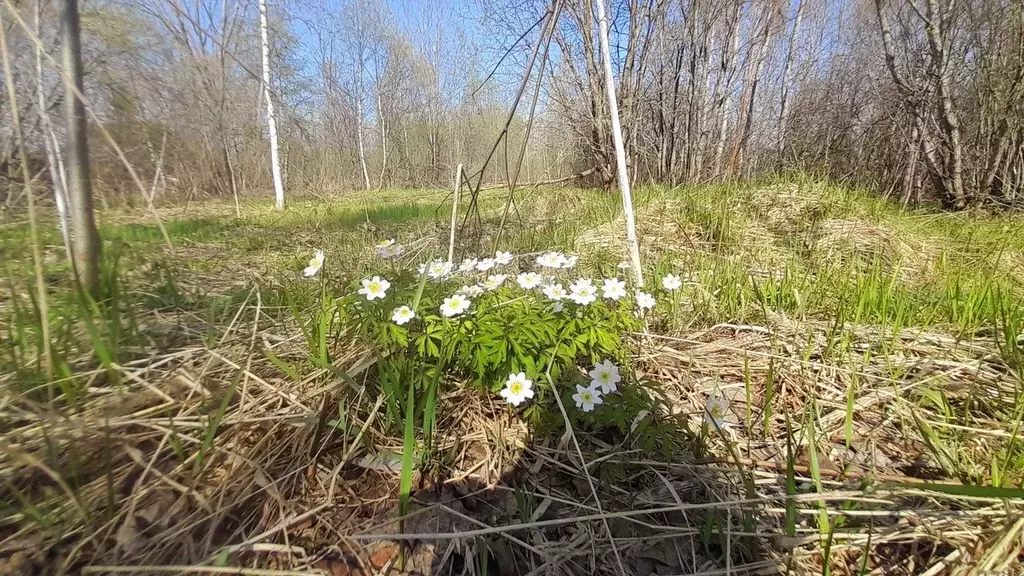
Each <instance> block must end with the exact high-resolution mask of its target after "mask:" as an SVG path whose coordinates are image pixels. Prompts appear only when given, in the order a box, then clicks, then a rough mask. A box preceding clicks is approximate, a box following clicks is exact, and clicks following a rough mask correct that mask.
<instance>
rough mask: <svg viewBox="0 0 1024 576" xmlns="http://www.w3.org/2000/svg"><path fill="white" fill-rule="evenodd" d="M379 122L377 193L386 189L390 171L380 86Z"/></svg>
mask: <svg viewBox="0 0 1024 576" xmlns="http://www.w3.org/2000/svg"><path fill="white" fill-rule="evenodd" d="M377 120H378V121H379V122H380V156H381V158H380V182H379V183H378V184H377V191H378V192H379V191H380V190H381V189H382V188H384V175H385V174H387V170H388V130H387V125H386V124H384V104H383V103H382V102H381V97H380V86H379V85H378V86H377Z"/></svg>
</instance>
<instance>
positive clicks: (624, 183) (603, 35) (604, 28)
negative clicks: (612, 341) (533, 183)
mask: <svg viewBox="0 0 1024 576" xmlns="http://www.w3.org/2000/svg"><path fill="white" fill-rule="evenodd" d="M596 2H597V31H598V36H599V38H600V41H601V62H602V64H603V65H604V85H605V91H606V92H607V96H608V114H609V116H611V124H612V143H613V144H614V145H615V172H616V173H617V175H618V177H619V191H620V192H621V193H622V212H623V216H624V218H625V220H626V247H627V249H628V250H629V260H630V266H631V268H632V269H633V278H634V280H636V285H637V286H638V287H640V286H643V285H644V276H643V271H642V270H641V269H640V244H639V242H638V241H637V237H636V222H634V220H633V194H632V192H631V191H630V188H629V171H628V168H627V167H626V147H625V146H624V145H623V143H622V126H621V125H620V124H619V104H618V101H617V100H616V98H615V76H614V75H613V74H612V58H611V51H610V50H609V48H608V15H607V14H606V13H605V9H604V0H596ZM616 554H617V551H616Z"/></svg>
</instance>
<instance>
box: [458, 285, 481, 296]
mask: <svg viewBox="0 0 1024 576" xmlns="http://www.w3.org/2000/svg"><path fill="white" fill-rule="evenodd" d="M483 293H484V289H483V288H481V287H480V286H477V285H476V284H474V285H472V286H463V287H462V288H459V291H458V292H456V294H462V295H463V296H470V297H472V298H475V297H477V296H479V295H481V294H483Z"/></svg>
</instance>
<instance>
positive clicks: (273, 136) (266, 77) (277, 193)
mask: <svg viewBox="0 0 1024 576" xmlns="http://www.w3.org/2000/svg"><path fill="white" fill-rule="evenodd" d="M260 44H261V46H262V48H263V50H262V52H263V96H264V97H265V98H266V100H267V132H268V133H269V134H270V169H271V171H272V172H273V175H274V205H275V207H276V208H277V209H278V210H284V185H283V184H282V183H281V163H280V160H279V159H278V154H277V119H276V118H275V117H274V99H273V98H272V97H271V94H270V39H269V35H268V33H267V0H260Z"/></svg>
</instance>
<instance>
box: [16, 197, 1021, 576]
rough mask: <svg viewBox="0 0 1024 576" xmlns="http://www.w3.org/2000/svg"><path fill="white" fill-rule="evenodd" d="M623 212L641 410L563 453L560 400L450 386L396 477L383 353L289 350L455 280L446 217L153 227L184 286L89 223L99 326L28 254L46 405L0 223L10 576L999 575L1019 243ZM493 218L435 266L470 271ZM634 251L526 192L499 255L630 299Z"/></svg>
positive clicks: (968, 223)
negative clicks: (42, 293)
mask: <svg viewBox="0 0 1024 576" xmlns="http://www.w3.org/2000/svg"><path fill="white" fill-rule="evenodd" d="M637 196H638V206H637V222H638V227H639V234H640V241H641V249H642V256H643V261H644V263H645V274H646V279H647V285H648V286H650V287H652V288H657V289H660V288H661V278H662V277H663V276H664V275H665V274H668V273H675V274H678V275H679V276H680V277H681V279H682V287H681V288H680V289H679V290H678V291H675V292H665V294H667V296H666V297H659V299H658V304H657V305H656V306H655V308H654V310H653V311H652V312H651V314H650V315H649V316H648V318H647V322H646V324H647V331H646V332H645V331H644V330H643V329H642V328H641V329H639V330H636V331H633V332H631V333H628V334H622V336H623V337H624V339H625V341H626V345H627V347H628V350H629V351H630V358H629V363H628V365H627V366H625V367H624V370H627V371H628V372H629V374H628V376H627V377H625V378H624V383H625V384H626V386H627V387H628V386H641V387H642V388H643V389H644V390H645V391H647V393H649V396H647V397H646V398H647V400H646V402H647V404H645V405H644V406H643V408H644V409H643V410H642V411H636V410H635V411H633V412H632V413H631V414H630V415H629V417H628V418H626V417H625V415H622V418H620V420H622V421H615V422H598V421H594V420H586V421H584V423H583V424H581V425H579V426H573V427H572V428H573V434H569V431H568V430H567V429H566V427H565V425H564V420H563V418H562V416H561V415H560V413H559V412H558V409H557V407H556V406H555V403H554V402H551V401H550V400H548V402H547V403H545V404H544V409H543V410H530V409H526V410H518V411H517V410H512V409H510V408H509V407H508V406H507V405H506V404H505V402H504V401H502V400H501V398H500V397H499V396H498V395H497V394H491V395H488V394H484V393H481V392H480V391H479V390H477V389H475V388H473V387H471V386H468V385H467V382H466V381H465V380H460V379H459V378H443V379H442V386H441V388H440V389H439V390H437V398H436V403H437V409H436V425H435V432H434V437H433V439H432V442H431V443H430V445H429V446H426V445H423V443H422V438H421V436H420V432H419V431H417V433H416V434H417V436H416V438H417V442H418V443H419V444H418V445H419V446H420V448H419V449H417V450H416V451H415V454H409V453H408V451H404V450H403V445H408V442H407V441H406V439H404V438H403V425H402V422H401V421H400V419H396V418H395V414H394V409H395V407H394V406H392V400H389V398H388V394H386V393H385V392H384V386H383V385H382V382H381V381H380V378H379V376H378V373H377V371H376V367H375V364H376V360H377V358H376V356H375V355H374V353H373V349H372V347H369V346H367V345H365V344H361V343H360V340H359V339H358V338H357V337H356V334H354V332H353V330H352V329H351V327H350V326H348V325H347V324H346V323H345V322H344V321H343V320H342V319H341V318H340V317H334V316H331V317H330V319H329V320H328V321H327V322H326V323H323V324H322V325H320V326H314V325H313V324H316V322H315V321H314V322H312V323H311V322H310V319H319V318H323V316H322V315H318V313H317V310H318V309H319V307H320V306H321V296H322V294H323V292H322V290H330V291H331V292H332V293H335V294H345V293H350V292H352V291H354V288H355V287H356V286H357V285H358V283H359V280H360V279H362V278H367V277H369V276H372V275H375V274H381V275H385V274H389V275H393V274H397V270H398V269H399V268H411V269H413V270H415V267H416V265H417V264H419V263H423V262H427V261H429V260H431V259H433V258H438V257H445V255H446V252H447V244H448V225H447V222H448V215H449V214H450V211H451V204H450V199H449V198H448V196H447V194H446V193H445V192H444V191H424V190H415V191H413V190H408V191H403V190H396V191H382V192H377V193H355V194H350V195H345V196H339V197H330V198H306V199H293V200H292V202H291V204H290V206H289V209H288V210H287V211H286V212H285V213H283V214H282V213H276V212H272V211H270V209H269V200H268V201H266V202H261V203H260V204H243V205H242V206H241V207H240V208H239V211H240V214H239V215H238V216H236V213H235V210H236V208H235V206H234V205H232V204H229V203H222V202H212V201H207V202H198V203H192V204H191V205H190V206H187V207H186V206H181V205H179V206H169V207H162V208H160V209H159V211H160V216H161V219H162V220H163V222H164V225H165V226H166V229H167V231H168V233H169V235H170V237H171V239H172V241H173V243H174V251H173V253H172V252H171V251H169V250H168V249H167V248H166V247H165V246H164V244H163V240H162V235H161V233H160V231H159V229H158V228H157V226H156V225H155V224H154V223H153V221H152V219H151V216H150V215H147V214H146V213H141V212H128V211H112V212H105V213H102V214H100V215H99V218H100V222H101V225H102V234H103V236H104V238H105V240H106V241H107V243H106V246H105V250H106V252H105V253H106V260H105V262H106V263H105V273H104V283H105V285H106V287H107V293H108V294H110V295H111V296H110V299H109V300H108V301H107V302H105V303H103V304H102V305H95V304H92V303H83V302H81V301H79V300H78V299H77V298H76V297H75V296H74V292H73V291H72V289H71V274H70V271H69V270H68V267H67V265H66V264H65V262H64V261H65V259H64V258H63V248H61V243H60V237H59V234H58V233H57V231H56V229H55V227H53V226H48V225H47V226H45V227H44V229H43V230H42V233H43V239H42V240H43V244H44V257H45V261H46V262H47V264H46V266H45V269H44V274H45V279H46V281H47V283H48V287H49V295H48V298H49V300H48V304H49V331H50V334H51V341H52V342H53V350H52V355H53V358H54V368H53V370H54V371H55V376H54V378H52V379H51V378H50V377H48V376H47V375H46V368H45V366H44V363H43V362H42V360H41V359H42V355H41V352H40V350H41V349H42V347H41V344H40V342H41V341H40V323H39V321H38V318H39V315H38V303H37V302H36V301H35V300H34V299H33V297H32V294H33V292H32V280H31V271H32V268H31V258H30V256H29V254H28V251H27V250H26V246H28V245H29V242H28V229H27V225H25V224H23V223H2V224H0V255H2V261H3V266H4V267H5V268H6V270H5V276H6V279H5V280H4V281H3V282H2V283H0V390H2V396H0V445H2V447H3V450H2V454H0V479H2V483H0V485H2V487H0V573H4V574H55V573H60V572H61V571H66V572H68V573H92V574H114V573H130V574H150V573H152V574H168V573H171V574H176V573H181V574H252V575H258V574H259V575H286V574H330V575H333V576H338V575H342V574H361V575H366V576H368V575H370V574H379V573H388V571H389V570H390V571H391V572H390V573H420V574H526V573H529V574H598V573H600V574H623V573H625V574H641V575H644V576H646V575H648V574H698V573H699V574H752V573H794V574H811V573H814V574H837V575H838V574H928V575H930V576H936V575H939V574H1019V573H1021V572H1020V570H1021V561H1022V556H1021V553H1022V552H1021V551H1022V545H1024V544H1022V538H1024V510H1022V508H1024V490H1022V489H1021V484H1022V482H1024V446H1022V442H1021V439H1020V436H1021V430H1020V426H1021V420H1022V416H1024V349H1022V346H1024V305H1022V299H1021V297H1022V296H1024V236H1022V235H1021V234H1019V233H1018V231H1019V230H1020V229H1021V225H1022V221H1021V220H1020V219H1019V218H1018V219H1011V218H1004V217H993V216H989V215H983V214H977V215H969V214H965V213H957V214H950V213H942V212H932V211H927V210H917V211H905V210H902V209H900V208H899V207H898V206H896V205H894V204H892V203H889V202H887V201H885V200H883V199H879V198H877V197H874V196H872V195H870V194H868V193H860V192H856V191H851V190H847V189H844V188H841V187H837V186H834V185H831V184H827V183H823V182H818V181H814V180H810V179H795V180H789V181H779V182H774V183H770V184H764V185H758V186H755V185H750V186H729V187H726V186H714V187H705V188H683V189H676V190H665V189H644V190H640V191H638V192H637ZM503 201H504V200H503V197H502V193H501V191H492V192H490V193H487V195H486V196H485V197H484V198H482V199H481V202H480V204H479V216H480V217H479V219H478V218H476V216H475V215H474V216H473V217H471V218H469V219H468V224H467V226H466V229H465V230H463V231H462V233H461V235H460V237H459V239H458V243H457V250H456V262H458V261H459V260H461V259H462V258H463V257H468V256H481V255H489V254H490V253H491V248H492V245H493V239H494V232H495V231H496V230H497V228H498V226H497V224H498V221H499V220H500V217H501V211H502V206H503ZM48 222H49V220H48ZM622 237H623V225H622V216H621V206H620V204H619V199H618V196H616V195H614V194H606V193H603V192H599V191H590V190H579V189H557V190H534V191H531V192H529V193H527V194H526V196H525V197H524V198H522V199H520V200H519V201H518V202H517V205H516V210H515V211H513V213H512V216H511V218H510V222H509V225H508V229H507V230H506V232H505V234H504V237H503V238H502V239H501V240H500V243H499V244H498V246H499V248H501V249H502V250H507V251H510V252H512V253H513V254H516V255H519V258H517V260H516V261H515V262H514V263H513V264H511V265H510V268H509V271H511V272H513V273H514V272H518V271H526V270H532V269H534V265H533V262H534V257H535V256H536V255H537V254H539V253H541V252H543V251H546V250H561V251H565V252H567V253H571V254H578V255H579V263H578V265H577V268H576V270H574V271H573V273H574V274H575V275H578V276H591V277H594V278H603V277H609V276H615V275H618V276H620V277H623V278H625V277H626V276H628V271H625V270H620V269H618V267H617V266H618V264H619V263H620V262H621V261H622V260H623V256H624V253H623V251H622V249H623V242H622ZM387 238H397V239H398V241H399V242H400V243H402V244H404V245H405V247H406V250H405V253H404V254H403V255H402V256H401V257H400V258H398V259H396V260H389V261H382V260H381V259H379V258H378V257H377V253H376V251H375V249H374V245H375V243H376V242H378V241H380V240H382V239H387ZM316 249H323V250H324V251H325V254H326V262H325V265H324V268H323V271H322V273H321V274H320V275H319V276H318V277H317V278H316V279H313V280H310V279H306V278H303V276H302V270H303V267H304V266H306V263H307V261H308V260H309V258H310V257H311V256H312V254H313V252H314V250H316ZM526 255H528V256H526ZM583 368H584V369H586V367H583ZM560 384H562V385H564V382H560ZM547 385H548V384H547V382H546V381H543V382H542V381H539V380H538V382H537V383H536V384H535V386H537V387H538V388H542V387H546V386H547ZM709 397H710V398H714V400H713V401H715V402H717V401H720V400H721V399H724V402H725V407H724V413H722V414H721V415H720V423H721V428H719V427H718V426H717V425H716V424H715V423H709V420H711V419H710V418H708V417H706V416H707V415H706V413H705V408H706V406H707V404H708V399H709ZM397 405H398V404H396V406H397ZM568 408H569V409H570V410H571V409H572V406H569V407H568ZM399 410H400V408H399ZM403 453H404V454H405V455H406V456H408V457H409V458H408V461H409V462H413V466H415V468H416V470H415V474H413V476H412V477H411V482H412V495H411V502H410V504H409V507H408V510H409V512H408V514H406V516H405V520H404V523H403V524H404V525H403V526H401V530H400V527H399V523H398V522H397V518H398V510H399V492H400V483H401V475H402V474H401V472H402V468H403ZM580 454H582V458H583V461H581V460H580V457H579V456H580ZM595 494H596V496H597V498H596V499H595ZM400 543H405V544H406V545H407V546H401V545H400Z"/></svg>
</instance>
